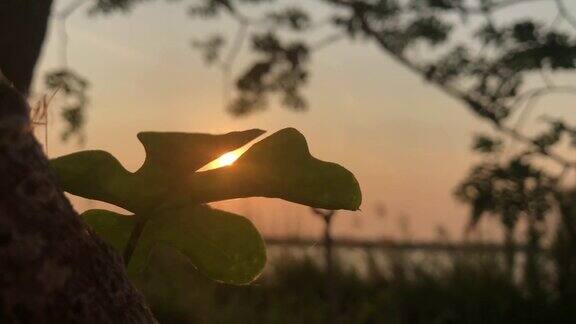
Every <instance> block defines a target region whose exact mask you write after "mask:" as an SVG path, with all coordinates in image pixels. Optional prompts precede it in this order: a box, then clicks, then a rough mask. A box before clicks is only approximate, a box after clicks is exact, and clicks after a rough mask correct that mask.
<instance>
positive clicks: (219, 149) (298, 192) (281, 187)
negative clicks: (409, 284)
mask: <svg viewBox="0 0 576 324" xmlns="http://www.w3.org/2000/svg"><path fill="white" fill-rule="evenodd" d="M261 134H262V131H261V130H248V131H244V132H233V133H229V134H225V135H206V134H184V133H140V134H139V138H140V140H141V141H142V143H143V144H144V146H145V149H146V154H147V157H146V161H145V162H144V164H143V166H142V168H140V170H138V171H137V172H136V173H130V172H128V171H127V170H126V169H124V168H123V167H122V165H121V164H120V163H119V162H118V160H116V159H115V158H114V157H113V156H112V155H110V154H109V153H107V152H104V151H84V152H79V153H74V154H70V155H67V156H63V157H59V158H57V159H54V160H52V165H53V166H54V168H55V170H56V172H57V174H58V177H59V180H60V184H61V186H62V188H63V189H64V190H66V191H68V192H69V193H72V194H75V195H79V196H82V197H85V198H90V199H96V200H101V201H105V202H109V203H112V204H115V205H117V206H120V207H122V208H124V209H127V210H129V211H131V212H133V213H135V214H138V215H149V214H153V211H154V210H155V209H158V208H166V206H170V205H176V204H188V203H207V202H213V201H219V200H225V199H232V198H243V197H252V196H262V197H271V198H282V199H285V200H288V201H292V202H296V203H301V204H305V205H309V206H311V207H317V208H324V209H348V210H357V209H358V208H359V206H360V203H361V200H362V196H361V192H360V187H359V185H358V181H357V180H356V178H354V175H353V174H352V173H351V172H350V171H348V170H346V169H345V168H343V167H342V166H340V165H338V164H335V163H330V162H324V161H321V160H318V159H316V158H314V157H313V156H312V155H311V154H310V152H309V150H308V145H307V143H306V139H305V138H304V136H303V135H302V134H300V133H299V132H298V131H297V130H295V129H293V128H287V129H283V130H281V131H279V132H277V133H275V134H273V135H271V136H269V137H267V138H265V139H264V140H262V141H260V142H258V143H256V144H255V145H254V146H252V147H251V148H250V149H249V150H248V151H247V152H246V153H245V154H244V155H243V156H241V157H240V159H238V161H237V162H236V163H235V164H234V165H232V166H229V167H225V168H220V169H216V170H211V171H207V172H195V171H197V170H198V169H199V168H200V167H201V166H203V165H205V164H207V163H208V162H210V161H211V160H213V159H215V158H217V157H218V156H219V155H221V154H222V153H225V152H227V151H230V150H234V149H236V148H238V147H241V146H243V145H244V144H246V143H248V142H250V141H251V140H252V139H254V138H256V137H258V136H259V135H261Z"/></svg>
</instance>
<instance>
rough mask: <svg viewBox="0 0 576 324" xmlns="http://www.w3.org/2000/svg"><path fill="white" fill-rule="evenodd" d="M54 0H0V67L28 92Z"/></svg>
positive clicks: (23, 90) (21, 90) (24, 91)
mask: <svg viewBox="0 0 576 324" xmlns="http://www.w3.org/2000/svg"><path fill="white" fill-rule="evenodd" d="M51 7H52V0H0V70H2V72H3V73H4V75H5V76H6V77H7V78H8V79H9V80H10V81H11V82H12V83H13V84H14V86H15V87H16V88H17V89H18V90H19V91H20V92H21V93H28V89H29V88H30V83H31V82H32V77H33V75H34V69H35V67H36V62H37V61H38V57H39V56H40V52H41V50H42V46H43V44H44V38H45V36H46V29H47V25H48V19H49V17H50V10H51Z"/></svg>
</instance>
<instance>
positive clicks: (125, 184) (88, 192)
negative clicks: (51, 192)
mask: <svg viewBox="0 0 576 324" xmlns="http://www.w3.org/2000/svg"><path fill="white" fill-rule="evenodd" d="M50 163H51V165H52V167H53V169H54V170H55V171H56V174H57V176H58V182H59V184H60V186H61V187H62V189H63V190H64V191H67V192H69V193H71V194H74V195H77V196H81V197H84V198H88V199H94V200H101V201H105V202H108V203H111V204H115V205H117V206H120V207H123V208H125V209H128V210H130V211H134V210H133V209H135V208H136V207H137V205H138V203H135V204H131V203H130V201H134V200H137V198H138V197H135V196H134V195H135V194H137V192H136V191H135V190H132V189H133V187H134V186H133V179H132V174H131V173H130V172H128V171H127V170H126V169H124V167H123V166H122V165H121V164H120V162H118V160H117V159H116V158H115V157H114V156H112V154H110V153H108V152H105V151H81V152H77V153H73V154H70V155H66V156H62V157H59V158H56V159H52V160H51V161H50ZM132 205H134V206H132Z"/></svg>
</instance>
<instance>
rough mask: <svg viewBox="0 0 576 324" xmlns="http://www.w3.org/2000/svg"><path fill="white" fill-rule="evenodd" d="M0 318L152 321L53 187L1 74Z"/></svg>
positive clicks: (116, 265)
mask: <svg viewBox="0 0 576 324" xmlns="http://www.w3.org/2000/svg"><path fill="white" fill-rule="evenodd" d="M3 1H4V0H3ZM19 1H20V0H19ZM35 1H38V0H35ZM0 21H1V20H0ZM0 322H1V323H155V322H156V320H155V319H154V318H153V315H152V314H151V312H150V310H149V308H148V307H147V306H146V304H145V302H144V299H143V296H142V295H141V294H140V293H139V292H138V291H137V290H136V289H135V288H134V287H133V286H132V285H131V284H130V282H129V281H128V279H127V277H126V274H125V270H124V267H123V265H122V259H121V257H120V256H119V255H118V254H117V253H115V252H114V251H113V250H112V248H110V247H109V246H108V245H107V244H105V243H104V242H103V241H102V240H101V239H100V238H99V237H98V236H96V235H95V234H94V232H93V231H92V230H91V229H90V228H89V227H87V226H86V225H85V224H84V223H83V222H82V221H81V219H80V217H78V215H77V214H76V212H75V211H74V210H73V208H72V206H71V205H70V203H69V202H68V200H67V199H66V198H65V196H64V194H63V193H62V191H61V190H60V189H59V188H58V187H57V185H56V182H55V177H54V175H53V173H52V172H51V170H50V168H49V164H48V161H47V158H46V157H45V155H44V154H43V152H42V150H41V148H40V145H39V144H38V143H37V141H36V139H35V138H34V136H33V134H32V133H31V128H30V122H29V117H28V107H27V105H26V103H25V101H24V99H23V97H22V96H21V95H19V94H18V93H17V92H16V91H15V89H14V88H11V87H10V86H8V85H7V84H6V83H5V82H0Z"/></svg>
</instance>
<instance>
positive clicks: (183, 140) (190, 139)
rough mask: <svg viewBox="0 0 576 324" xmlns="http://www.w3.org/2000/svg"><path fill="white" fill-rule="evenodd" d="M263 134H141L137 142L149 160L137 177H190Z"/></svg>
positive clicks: (250, 131) (255, 132)
mask: <svg viewBox="0 0 576 324" xmlns="http://www.w3.org/2000/svg"><path fill="white" fill-rule="evenodd" d="M262 134H264V131H263V130H260V129H251V130H247V131H243V132H231V133H228V134H224V135H209V134H194V133H192V134H189V133H158V132H142V133H139V134H138V139H139V140H140V142H142V145H144V149H145V150H146V160H145V161H144V164H143V165H142V167H141V168H140V170H138V172H137V173H138V174H142V175H144V176H147V175H149V174H155V175H158V176H160V177H163V178H165V177H170V178H178V177H182V176H187V175H190V174H191V173H193V172H194V171H196V170H198V169H200V168H201V167H203V166H204V165H206V164H208V163H209V162H211V161H213V160H215V159H216V158H218V157H219V156H220V155H222V154H224V153H226V152H229V151H233V150H235V149H237V148H239V147H242V146H244V145H246V144H247V143H249V142H250V141H252V140H253V139H255V138H257V137H258V136H260V135H262Z"/></svg>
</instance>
